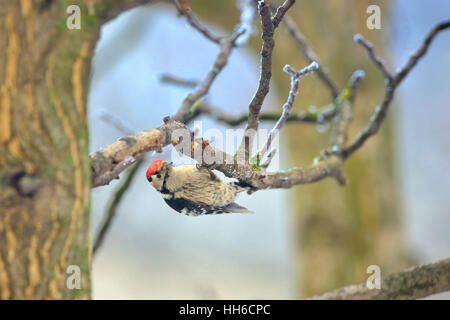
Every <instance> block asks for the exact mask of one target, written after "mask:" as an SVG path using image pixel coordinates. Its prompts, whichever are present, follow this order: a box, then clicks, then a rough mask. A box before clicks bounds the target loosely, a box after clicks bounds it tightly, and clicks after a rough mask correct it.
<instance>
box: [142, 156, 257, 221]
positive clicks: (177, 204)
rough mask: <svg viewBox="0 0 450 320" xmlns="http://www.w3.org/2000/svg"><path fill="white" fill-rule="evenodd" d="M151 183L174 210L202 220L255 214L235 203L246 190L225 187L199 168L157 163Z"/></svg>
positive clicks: (150, 173)
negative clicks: (234, 214) (214, 215)
mask: <svg viewBox="0 0 450 320" xmlns="http://www.w3.org/2000/svg"><path fill="white" fill-rule="evenodd" d="M146 176H147V180H148V181H149V182H150V183H151V184H152V185H153V187H154V188H155V189H156V190H157V191H158V192H160V193H161V195H162V196H163V198H164V200H165V201H166V203H167V204H168V205H169V206H170V207H171V208H172V209H174V210H176V211H178V212H180V213H182V214H185V215H188V216H199V215H206V214H219V213H232V212H237V213H253V212H252V211H249V210H248V209H246V208H244V207H242V206H240V205H238V204H237V203H235V202H234V200H235V199H236V196H237V194H238V193H239V192H242V191H245V189H244V188H243V187H241V186H239V185H237V184H235V183H233V182H231V183H223V182H222V180H220V178H219V177H217V176H216V175H215V174H214V173H213V172H212V171H210V170H209V169H207V168H203V167H197V166H195V165H184V166H178V167H175V166H173V165H172V164H171V163H168V162H167V161H163V160H156V161H154V162H153V163H152V164H151V165H150V167H149V168H148V170H147V174H146Z"/></svg>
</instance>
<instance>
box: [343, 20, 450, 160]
mask: <svg viewBox="0 0 450 320" xmlns="http://www.w3.org/2000/svg"><path fill="white" fill-rule="evenodd" d="M448 28H450V21H445V22H442V23H439V24H438V25H436V26H435V27H434V28H433V29H432V30H431V31H430V32H429V33H428V36H427V37H426V38H425V40H424V42H423V43H422V45H421V46H420V48H419V49H418V51H417V53H415V54H413V55H412V56H411V57H410V58H409V60H408V62H407V63H406V65H405V66H404V67H403V68H402V69H401V70H400V71H399V72H398V73H397V74H396V75H395V76H394V77H393V78H388V77H387V76H386V81H385V82H386V90H385V93H384V97H383V100H382V101H381V104H380V105H379V106H378V107H377V108H376V109H375V113H374V114H373V116H372V117H371V118H370V121H369V124H368V125H367V126H366V127H365V128H364V129H363V130H362V131H361V132H360V133H359V134H358V136H357V137H356V139H355V141H354V142H353V143H352V144H351V145H350V146H349V147H347V148H346V149H345V150H344V151H343V153H342V155H343V157H344V158H346V157H348V156H350V155H351V154H352V153H353V152H355V151H356V150H358V149H359V148H360V147H361V146H362V145H363V144H364V143H365V142H366V140H367V139H369V138H370V137H371V136H373V135H374V134H376V133H377V132H378V130H379V128H380V126H381V124H382V123H383V121H384V119H385V118H386V115H387V111H388V109H389V106H390V105H391V102H392V99H393V98H394V93H395V89H396V88H397V86H398V85H399V84H400V83H401V82H402V80H403V79H405V77H406V76H407V75H408V74H409V72H411V70H412V69H413V67H414V66H415V65H416V64H417V62H418V61H419V60H420V59H421V58H422V57H423V56H424V55H425V53H426V52H427V51H428V48H429V46H430V44H431V42H432V41H433V39H434V38H435V37H436V35H437V34H438V33H439V32H441V31H444V30H446V29H448ZM362 40H363V39H362ZM362 40H361V39H360V37H357V38H356V41H358V42H360V41H362ZM363 43H364V41H363ZM369 56H370V51H369ZM372 59H373V58H372ZM377 65H378V66H379V68H380V70H381V72H382V73H383V74H385V75H389V73H386V72H385V71H383V68H384V66H383V65H381V66H380V65H379V64H378V63H377ZM382 67H383V68H382Z"/></svg>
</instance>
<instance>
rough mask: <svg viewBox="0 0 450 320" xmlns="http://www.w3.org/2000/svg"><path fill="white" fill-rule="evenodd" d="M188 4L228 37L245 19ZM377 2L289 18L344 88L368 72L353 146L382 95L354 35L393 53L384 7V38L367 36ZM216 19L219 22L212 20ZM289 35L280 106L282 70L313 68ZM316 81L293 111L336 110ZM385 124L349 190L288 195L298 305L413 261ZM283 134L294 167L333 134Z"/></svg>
mask: <svg viewBox="0 0 450 320" xmlns="http://www.w3.org/2000/svg"><path fill="white" fill-rule="evenodd" d="M278 2H279V3H281V1H278ZM191 3H192V8H193V10H194V11H195V12H196V13H197V14H198V15H199V16H201V19H202V20H204V21H208V20H210V21H211V23H214V24H217V25H220V26H223V27H224V28H225V29H228V30H229V29H230V28H232V27H233V26H234V25H235V23H236V21H237V20H238V18H239V16H238V14H239V12H238V11H236V10H235V8H234V7H232V6H229V5H228V3H226V2H222V1H214V2H211V1H206V0H197V1H195V0H193V1H191ZM371 3H372V1H369V0H367V1H356V0H353V1H346V2H339V1H306V0H303V1H297V2H296V4H295V6H293V7H292V8H291V9H290V11H289V13H290V14H291V16H292V17H293V18H294V20H295V22H296V23H297V26H298V28H299V30H300V31H301V32H302V33H303V34H304V35H305V36H306V38H307V39H308V41H309V42H310V44H311V47H312V48H313V50H314V51H315V52H316V54H317V55H318V57H319V59H320V60H321V62H322V65H323V67H325V68H327V69H328V70H329V73H330V76H331V77H332V78H333V79H334V80H335V82H337V83H338V85H339V86H340V89H343V88H344V87H345V85H346V83H347V81H348V79H349V78H350V76H351V75H352V73H353V71H354V70H356V69H364V70H365V71H366V78H365V79H364V81H363V84H362V88H361V90H360V93H359V95H358V97H357V100H356V105H355V117H354V121H353V125H352V127H351V128H350V139H352V138H353V137H355V136H356V133H357V132H359V131H360V130H361V129H362V128H363V126H365V125H366V124H367V121H368V119H369V118H370V116H371V115H372V114H373V111H374V110H373V106H376V105H377V103H378V101H379V99H380V97H381V96H382V94H383V90H384V82H383V78H382V77H381V76H380V75H379V72H378V70H376V68H375V67H374V66H373V65H372V63H371V62H370V61H369V59H367V56H366V54H365V52H364V51H363V50H361V48H360V47H358V46H357V45H356V44H355V43H354V42H353V36H354V35H355V34H357V33H361V34H362V35H364V36H365V37H366V38H367V39H370V41H372V42H373V43H374V45H375V47H376V48H377V49H379V50H380V49H382V48H387V47H388V45H389V15H388V12H389V7H388V3H387V1H382V2H377V4H378V5H380V6H381V8H382V18H381V19H382V20H381V21H382V29H381V30H369V29H368V28H367V26H366V19H367V17H368V16H369V15H368V14H367V13H366V9H367V7H368V6H369V5H370V4H371ZM212 12H221V13H223V14H221V15H218V16H216V15H214V19H211V17H212ZM281 28H283V27H281ZM283 31H284V30H279V31H278V32H277V33H276V35H275V41H276V47H275V51H274V56H273V66H272V72H273V74H274V79H273V80H274V81H273V82H272V86H274V87H276V88H277V89H278V90H277V91H278V92H279V94H280V96H281V97H284V96H285V95H287V91H288V90H287V88H289V81H290V79H289V77H287V76H286V74H285V73H284V72H282V68H283V67H284V65H285V64H286V63H289V64H291V65H292V66H293V67H295V68H297V69H298V68H301V67H303V66H305V65H307V64H308V61H307V60H306V59H305V58H304V56H303V54H302V53H301V51H300V50H299V48H298V46H297V44H296V43H295V42H294V41H293V39H292V38H291V37H290V36H289V34H288V33H287V32H283ZM258 38H259V37H253V38H252V39H251V41H250V45H251V47H252V49H253V50H254V51H255V54H256V53H258V52H259V50H260V43H259V39H258ZM380 54H381V55H382V56H386V54H382V52H380ZM311 78H314V79H313V80H312V79H311V80H308V81H303V82H302V85H301V88H300V93H299V97H298V99H297V103H296V105H295V108H296V109H295V110H296V111H307V110H308V109H309V108H310V107H311V106H316V107H321V106H324V105H327V104H330V103H331V102H332V97H331V95H330V91H329V90H328V88H327V87H325V86H324V84H323V83H322V82H321V81H320V80H319V79H318V77H316V76H311ZM271 107H272V106H271ZM389 122H390V120H388V121H387V123H385V126H384V127H383V130H382V131H380V132H379V133H378V136H377V139H373V140H372V141H370V143H368V145H367V146H365V149H364V151H363V152H358V153H356V154H355V155H354V156H353V157H352V158H351V159H350V160H349V161H348V164H346V172H347V177H348V179H349V181H350V183H349V184H348V185H347V186H346V187H345V188H342V187H340V186H339V185H338V184H337V183H336V182H335V181H333V180H331V179H328V180H324V181H322V182H320V183H317V184H314V185H308V186H300V187H296V188H294V189H292V191H290V192H292V197H293V201H295V206H296V208H297V209H296V210H295V211H296V212H295V213H294V214H295V217H294V218H293V219H292V221H294V223H295V228H294V230H296V231H295V232H296V237H297V244H298V247H297V252H296V253H295V256H296V264H295V265H296V266H295V269H296V270H297V274H298V279H299V290H300V292H299V293H300V295H301V296H310V295H313V294H317V293H320V292H325V291H328V290H330V289H333V288H337V287H341V286H344V285H347V284H350V283H354V282H359V281H364V280H365V279H366V278H367V277H368V275H367V273H366V268H367V267H368V266H369V265H371V264H378V265H380V267H381V268H382V270H383V273H390V272H392V271H393V270H399V269H402V268H404V267H405V266H406V265H409V262H411V261H410V259H409V257H408V254H407V252H406V248H405V244H404V235H403V229H402V220H401V208H400V204H399V199H398V195H397V187H396V183H397V181H396V176H395V167H394V159H393V154H394V153H393V152H392V150H391V149H392V139H391V129H390V125H389ZM324 130H325V131H324ZM286 131H287V133H286V134H284V135H282V136H283V138H282V140H283V141H288V145H286V147H287V149H288V150H289V152H288V154H289V158H290V159H291V161H290V163H289V165H288V167H292V166H295V165H297V166H298V165H301V166H303V165H305V166H306V165H309V164H311V163H312V159H313V158H314V157H315V156H316V155H317V154H319V152H320V150H322V149H324V148H326V146H327V144H328V142H329V139H330V132H331V130H329V129H327V128H326V127H325V128H316V126H314V125H309V124H292V125H290V126H288V128H287V130H286ZM318 131H321V132H322V131H324V132H322V133H318Z"/></svg>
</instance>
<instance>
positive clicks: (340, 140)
mask: <svg viewBox="0 0 450 320" xmlns="http://www.w3.org/2000/svg"><path fill="white" fill-rule="evenodd" d="M364 77H365V72H364V71H363V70H357V71H355V72H354V73H353V75H352V76H351V78H350V80H349V83H348V85H347V88H346V89H344V94H345V95H346V97H345V99H343V98H342V97H341V95H342V94H341V95H339V97H338V98H337V100H338V101H336V105H338V111H337V116H336V117H335V125H334V128H333V133H332V137H331V150H332V151H333V152H339V151H340V150H342V149H343V148H344V147H345V144H346V143H347V135H348V129H349V125H350V122H351V120H352V119H353V106H354V103H355V97H356V94H357V92H358V89H359V86H360V84H361V81H362V80H363V79H364ZM347 96H348V97H347Z"/></svg>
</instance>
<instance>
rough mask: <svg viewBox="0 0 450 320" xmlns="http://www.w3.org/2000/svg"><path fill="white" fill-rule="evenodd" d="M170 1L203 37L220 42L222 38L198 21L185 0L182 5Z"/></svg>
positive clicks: (174, 0)
mask: <svg viewBox="0 0 450 320" xmlns="http://www.w3.org/2000/svg"><path fill="white" fill-rule="evenodd" d="M172 2H173V4H174V6H175V8H176V9H177V10H178V13H179V14H180V15H182V16H184V17H185V18H186V21H187V22H188V23H189V24H190V25H191V27H193V28H194V29H196V30H197V31H198V32H200V33H201V34H203V35H204V36H205V38H207V39H209V40H211V41H212V42H214V43H217V44H220V42H221V39H222V38H221V37H218V36H216V35H215V34H213V33H212V32H211V31H210V30H209V29H208V28H206V27H205V26H203V25H202V24H201V23H200V21H198V20H197V19H196V18H195V16H194V15H193V14H192V12H191V9H190V7H189V4H188V3H187V2H186V1H184V5H183V6H182V5H180V3H179V1H176V0H173V1H172Z"/></svg>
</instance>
